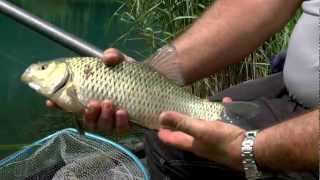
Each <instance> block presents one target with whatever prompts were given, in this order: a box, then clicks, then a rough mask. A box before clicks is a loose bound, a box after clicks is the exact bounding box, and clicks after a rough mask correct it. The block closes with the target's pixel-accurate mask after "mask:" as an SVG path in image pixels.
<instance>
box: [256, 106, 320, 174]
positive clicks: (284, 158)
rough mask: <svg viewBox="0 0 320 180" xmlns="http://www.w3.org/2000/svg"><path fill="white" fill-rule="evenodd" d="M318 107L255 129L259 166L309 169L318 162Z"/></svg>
mask: <svg viewBox="0 0 320 180" xmlns="http://www.w3.org/2000/svg"><path fill="white" fill-rule="evenodd" d="M318 129H319V111H318V110H313V111H312V112H309V113H306V114H304V115H301V116H298V117H296V118H293V119H291V120H288V121H285V122H283V123H281V124H278V125H275V126H272V127H270V128H267V129H265V130H263V131H261V132H260V133H258V135H257V138H256V141H255V150H254V152H255V159H256V162H257V164H258V166H259V167H260V168H261V169H271V170H311V169H315V168H316V167H317V166H318V160H319V159H318V144H319V142H318V140H319V139H318V138H319V137H318V135H319V134H318V132H319V131H318Z"/></svg>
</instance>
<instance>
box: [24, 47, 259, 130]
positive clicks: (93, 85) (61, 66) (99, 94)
mask: <svg viewBox="0 0 320 180" xmlns="http://www.w3.org/2000/svg"><path fill="white" fill-rule="evenodd" d="M169 52H170V51H169ZM162 54H163V53H162ZM167 54H169V56H168V55H161V53H158V54H156V55H155V56H153V57H152V58H150V59H149V60H148V61H147V62H144V63H141V62H128V61H122V62H120V63H118V64H116V65H113V66H107V65H105V64H103V63H102V61H101V59H99V58H95V57H70V58H64V59H58V60H51V61H45V62H39V63H35V64H32V65H30V66H29V67H28V68H27V69H26V70H25V72H24V73H23V74H22V76H21V80H22V81H23V82H24V83H26V84H27V85H29V86H30V87H31V88H32V89H34V90H35V91H36V92H38V93H40V94H42V95H44V96H45V97H47V98H49V99H50V100H52V101H54V102H55V103H56V104H57V105H58V106H59V107H60V108H62V109H63V110H65V111H67V112H75V113H77V112H81V110H82V109H84V108H85V107H86V105H87V104H88V102H89V101H91V100H105V99H109V100H112V102H113V104H114V105H115V106H119V107H121V108H124V109H126V110H127V111H128V113H129V116H130V121H131V122H133V123H134V124H137V125H139V126H142V127H145V128H149V129H154V130H157V129H159V128H160V127H161V125H160V122H159V115H160V114H161V113H162V112H164V111H177V112H180V113H184V114H186V115H188V116H191V117H193V118H195V119H200V120H208V121H211V120H221V119H224V120H226V121H228V122H230V123H232V122H233V121H234V120H235V119H237V118H238V119H239V117H240V118H241V116H244V117H246V116H252V112H253V111H255V110H256V109H257V107H256V105H255V104H252V103H251V104H250V103H241V102H235V103H229V104H227V105H226V104H223V103H221V102H209V101H208V100H204V99H201V98H199V97H197V96H194V95H192V94H191V93H190V92H188V91H187V90H186V89H185V88H183V87H182V86H181V85H180V84H182V81H181V79H180V77H179V75H177V73H172V72H177V71H176V70H175V69H176V67H175V66H176V64H174V63H172V62H170V61H169V59H172V58H169V57H170V56H173V55H170V53H167ZM157 66H158V67H159V66H161V68H160V69H162V70H163V69H168V70H167V72H164V71H158V70H157V68H156V67H157ZM166 67H168V68H166ZM163 74H166V76H165V75H163Z"/></svg>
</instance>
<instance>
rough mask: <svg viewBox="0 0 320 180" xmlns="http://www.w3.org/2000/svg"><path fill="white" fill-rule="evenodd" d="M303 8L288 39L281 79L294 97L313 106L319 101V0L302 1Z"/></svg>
mask: <svg viewBox="0 0 320 180" xmlns="http://www.w3.org/2000/svg"><path fill="white" fill-rule="evenodd" d="M302 8H303V14H302V16H301V18H300V19H299V21H298V23H297V24H296V26H295V28H294V31H293V33H292V35H291V38H290V41H289V47H288V51H287V58H286V62H285V66H284V82H285V85H286V87H287V89H288V90H289V93H290V94H291V95H292V97H293V98H295V99H296V100H297V101H298V102H300V103H301V104H303V105H305V106H306V107H314V106H316V105H317V104H318V103H319V57H320V55H319V47H320V46H319V43H320V36H319V32H320V28H319V27H320V0H310V1H305V2H304V3H303V5H302Z"/></svg>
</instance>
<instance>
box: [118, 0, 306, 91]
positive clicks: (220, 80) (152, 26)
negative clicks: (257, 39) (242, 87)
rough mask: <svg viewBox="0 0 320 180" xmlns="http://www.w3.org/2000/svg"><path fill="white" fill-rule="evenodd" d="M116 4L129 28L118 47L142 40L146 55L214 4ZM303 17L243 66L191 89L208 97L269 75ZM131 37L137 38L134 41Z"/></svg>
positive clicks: (167, 0)
mask: <svg viewBox="0 0 320 180" xmlns="http://www.w3.org/2000/svg"><path fill="white" fill-rule="evenodd" d="M117 2H119V3H120V4H121V6H120V8H119V9H118V10H117V11H116V12H115V13H114V17H115V18H120V19H121V21H123V22H125V23H126V24H128V25H129V27H130V28H128V30H127V32H126V33H124V34H123V35H122V36H120V37H119V38H118V40H117V41H116V42H115V43H117V42H123V41H128V40H135V39H139V40H141V39H143V40H144V41H145V42H146V43H147V44H148V47H149V48H147V49H146V50H145V51H146V52H153V51H154V50H155V49H157V48H159V47H161V46H163V45H164V44H166V43H167V42H168V41H170V40H172V39H174V38H175V37H176V36H177V35H179V34H180V33H182V32H183V31H184V30H185V29H186V28H187V27H188V26H189V25H190V24H191V23H192V22H193V21H194V20H195V19H197V18H198V17H199V16H200V15H201V13H202V12H203V11H204V10H205V9H206V8H207V7H208V6H209V5H210V4H211V3H212V1H211V0H153V1H145V0H117ZM300 14H301V13H300V12H298V13H297V15H296V16H295V17H294V18H292V20H291V21H290V22H289V23H288V24H287V26H285V27H284V28H283V29H282V30H281V31H280V32H278V33H276V34H275V35H274V36H272V37H271V38H270V39H269V40H267V41H266V42H265V43H264V44H263V45H262V46H261V47H259V48H258V49H257V50H256V51H255V52H253V53H251V54H250V55H248V56H247V57H246V58H245V59H244V61H242V63H240V64H237V65H231V66H228V67H227V68H226V69H225V70H224V71H222V72H219V73H216V74H215V75H213V76H211V77H209V78H206V79H204V80H202V81H198V82H195V83H194V84H193V85H192V86H191V87H189V89H191V91H192V92H193V93H194V94H195V95H197V96H200V97H207V96H210V95H213V94H214V93H216V92H218V91H221V90H223V89H225V88H227V87H230V86H232V85H236V84H238V83H240V82H242V81H246V80H250V79H256V78H261V77H265V76H267V75H268V74H270V65H269V59H270V58H271V57H272V56H273V55H275V54H277V53H278V52H280V51H281V50H283V49H285V48H286V47H287V44H288V39H289V36H290V34H291V31H292V29H293V27H294V24H295V23H296V21H297V19H298V17H299V16H300ZM132 34H134V35H135V36H136V37H134V38H132ZM129 36H130V37H131V38H129ZM146 52H144V53H140V54H139V55H141V54H146ZM141 58H145V57H141Z"/></svg>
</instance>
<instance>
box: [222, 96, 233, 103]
mask: <svg viewBox="0 0 320 180" xmlns="http://www.w3.org/2000/svg"><path fill="white" fill-rule="evenodd" d="M222 102H223V103H231V102H232V99H231V98H230V97H224V98H223V99H222Z"/></svg>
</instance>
